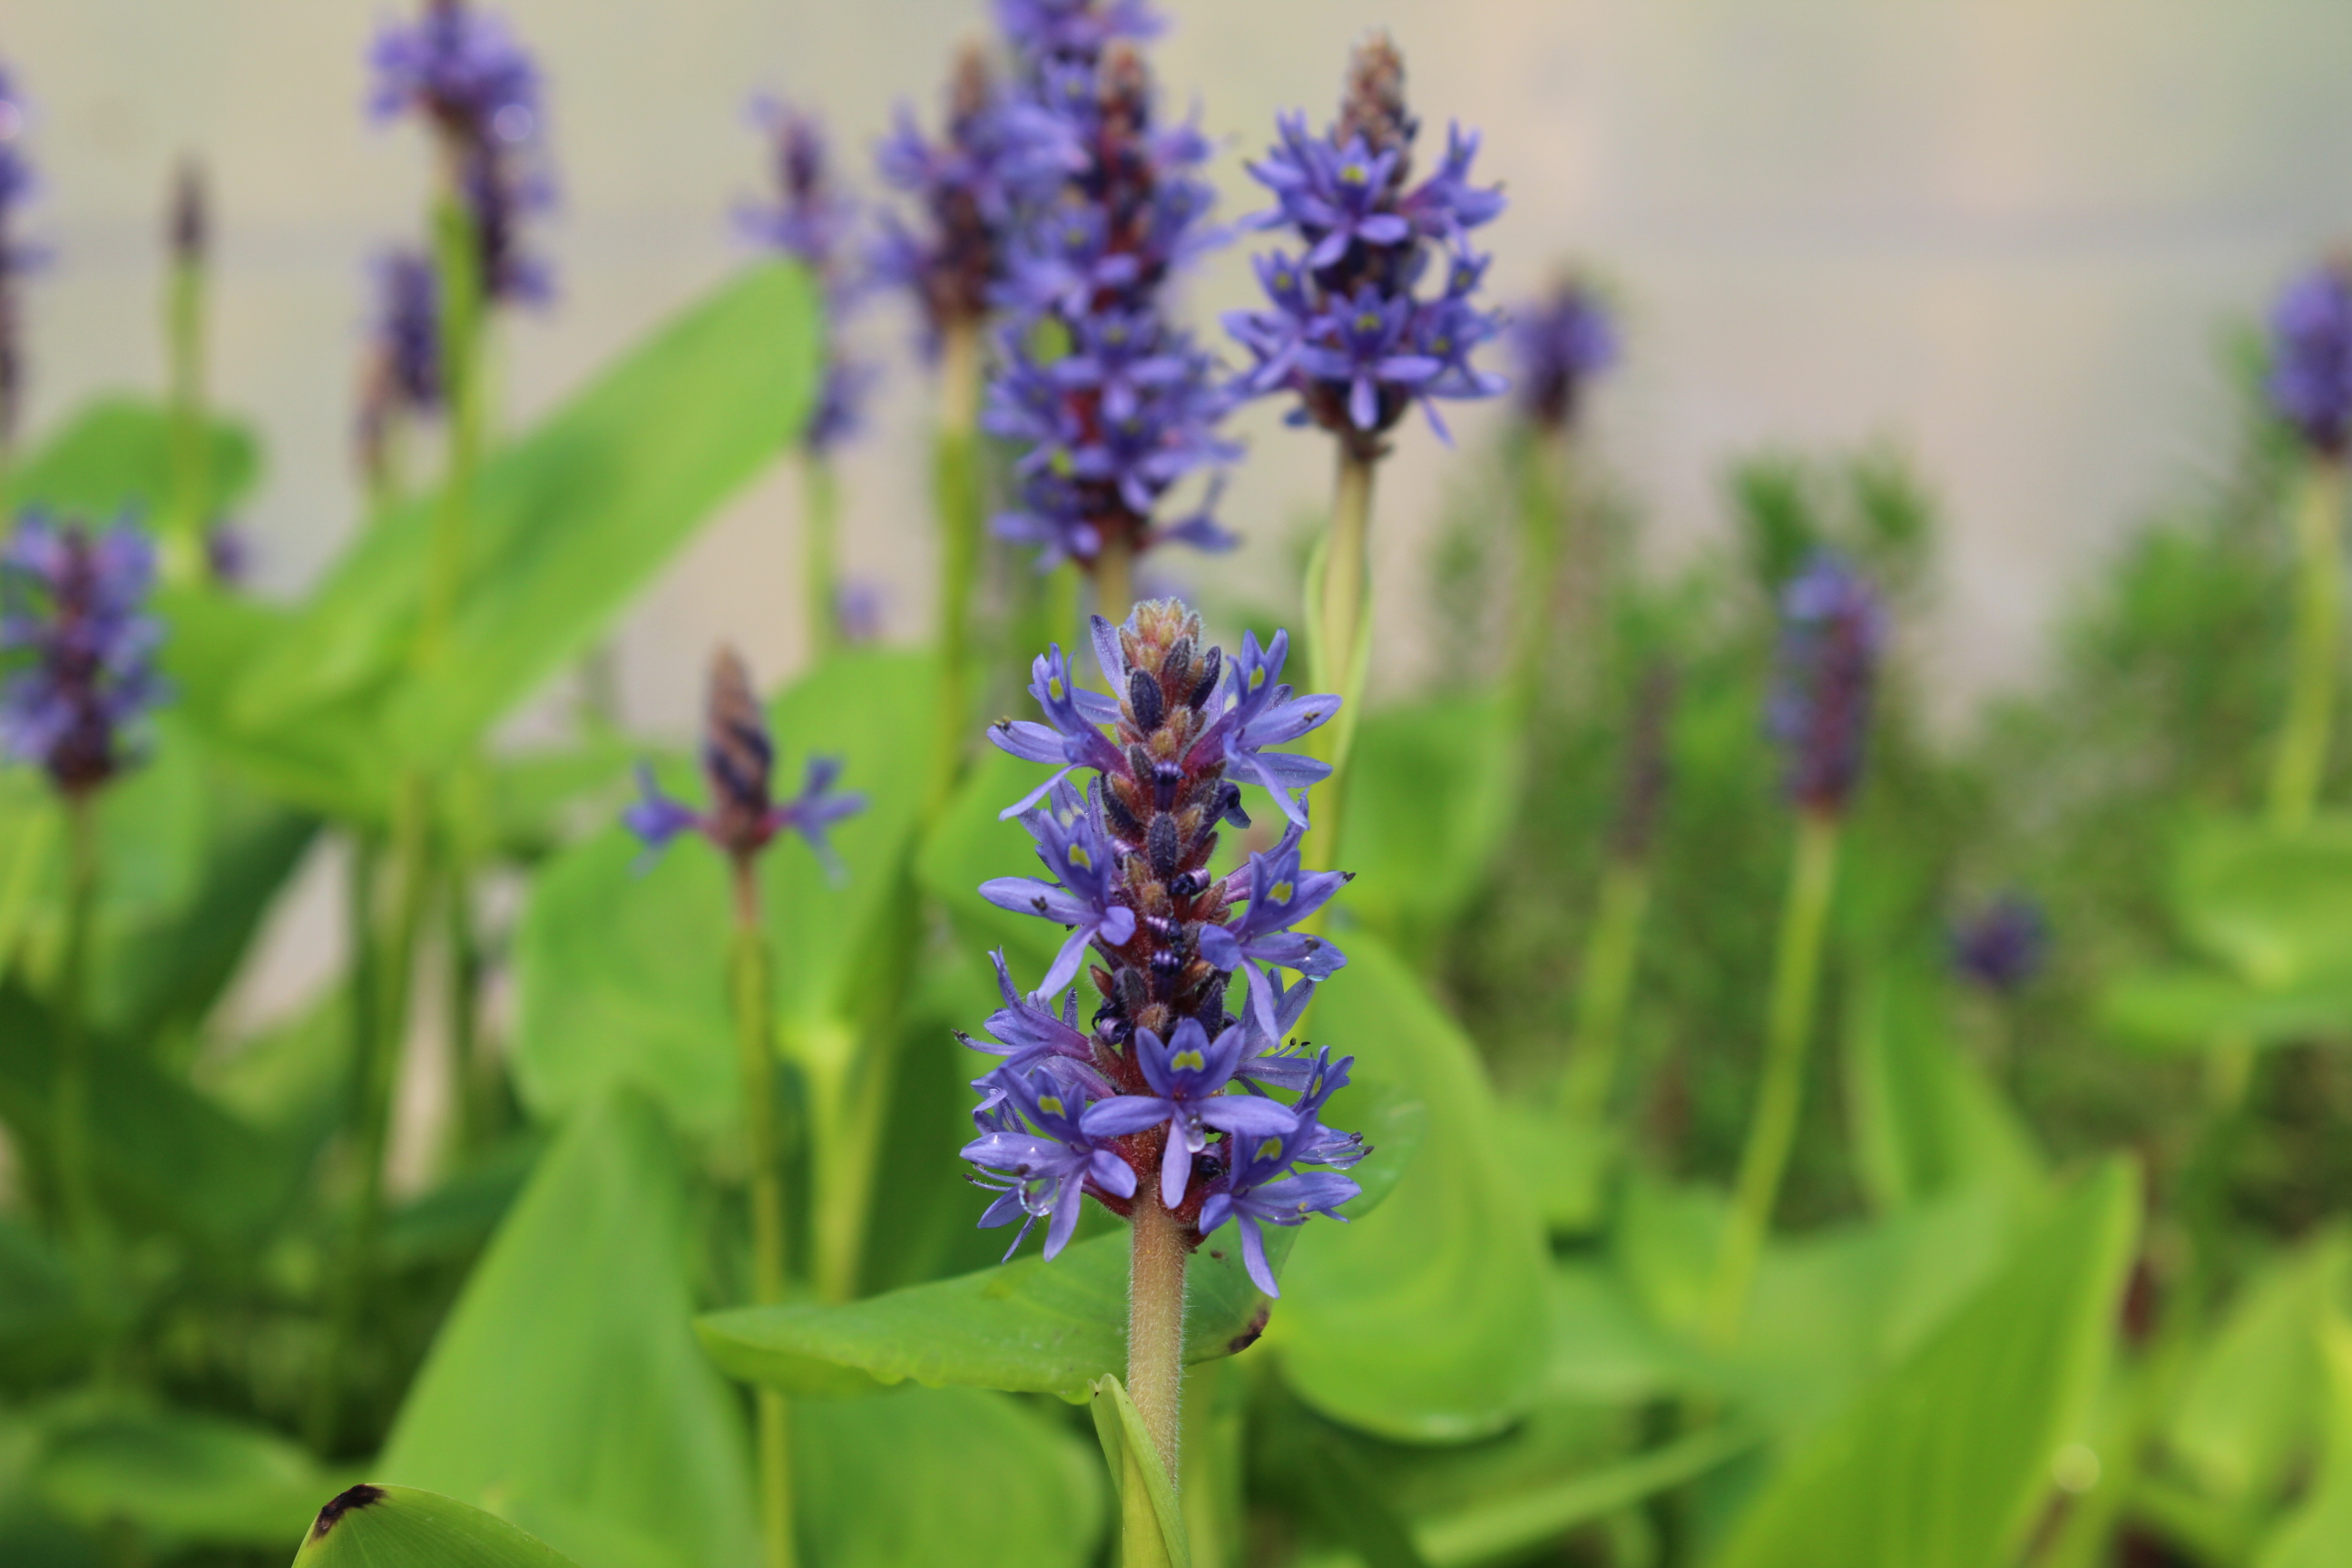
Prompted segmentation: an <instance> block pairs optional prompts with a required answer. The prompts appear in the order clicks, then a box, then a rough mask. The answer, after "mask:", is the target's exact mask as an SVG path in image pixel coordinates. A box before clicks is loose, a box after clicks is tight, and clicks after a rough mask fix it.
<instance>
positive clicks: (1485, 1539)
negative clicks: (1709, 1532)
mask: <svg viewBox="0 0 2352 1568" xmlns="http://www.w3.org/2000/svg"><path fill="white" fill-rule="evenodd" d="M1755 1443H1756V1436H1755V1434H1754V1433H1752V1432H1748V1431H1744V1430H1742V1429H1740V1428H1738V1427H1731V1426H1717V1427H1712V1428H1709V1429H1708V1430H1706V1431H1703V1432H1698V1433H1695V1434H1693V1435H1692V1436H1688V1437H1685V1438H1682V1439H1681V1440H1679V1441H1677V1442H1674V1443H1669V1444H1667V1445H1665V1446H1664V1447H1657V1448H1653V1449H1650V1450H1649V1451H1648V1452H1646V1453H1642V1454H1637V1455H1634V1456H1633V1457H1632V1458H1626V1459H1622V1460H1620V1461H1618V1462H1617V1463H1615V1464H1613V1465H1608V1466H1605V1467H1603V1468H1600V1469H1595V1470H1587V1471H1584V1472H1582V1473H1580V1474H1576V1475H1570V1476H1566V1477H1563V1478H1561V1479H1558V1480H1555V1481H1552V1482H1549V1484H1547V1485H1543V1486H1538V1487H1530V1488H1526V1489H1519V1490H1515V1491H1513V1492H1511V1493H1509V1494H1508V1495H1507V1496H1502V1497H1497V1498H1495V1499H1493V1500H1490V1501H1486V1502H1482V1503H1478V1504H1475V1505H1472V1506H1470V1507H1466V1508H1463V1509H1458V1510H1454V1511H1452V1512H1448V1513H1444V1514H1435V1515H1432V1516H1431V1517H1429V1518H1426V1519H1423V1520H1418V1521H1415V1522H1414V1524H1413V1527H1412V1536H1413V1543H1414V1544H1415V1545H1416V1546H1418V1547H1419V1548H1420V1549H1421V1554H1422V1556H1423V1559H1425V1560H1426V1561H1427V1562H1428V1563H1429V1564H1430V1568H1474V1565H1475V1564H1477V1563H1496V1562H1506V1561H1510V1560H1513V1559H1516V1558H1518V1557H1521V1556H1523V1555H1525V1554H1526V1553H1528V1552H1532V1551H1534V1550H1536V1549H1537V1548H1538V1547H1541V1546H1542V1545H1543V1544H1544V1543H1545V1542H1553V1541H1558V1540H1559V1538H1560V1537H1561V1536H1563V1535H1565V1534H1567V1533H1568V1531H1571V1530H1573V1529H1575V1528H1576V1527H1577V1526H1579V1525H1581V1524H1589V1523H1591V1521H1594V1520H1597V1519H1604V1518H1606V1517H1608V1516H1609V1515H1610V1514H1612V1513H1615V1512H1617V1511H1619V1510H1622V1509H1627V1508H1631V1507H1633V1506H1634V1505H1635V1504H1637V1503H1639V1502H1641V1501H1642V1500H1643V1499H1644V1498H1648V1497H1653V1496H1655V1495H1656V1494H1658V1493H1660V1492H1664V1491H1667V1490H1670V1489H1673V1488H1675V1487H1678V1486H1681V1485H1683V1484H1685V1482H1688V1481H1690V1480H1693V1479H1696V1478H1697V1477H1699V1476H1702V1475H1705V1474H1706V1472H1707V1471H1709V1470H1711V1469H1714V1468H1716V1467H1717V1466H1718V1465H1721V1464H1722V1463H1724V1462H1725V1461H1726V1460H1727V1459H1730V1458H1735V1457H1737V1456H1738V1455H1739V1454H1741V1453H1743V1452H1745V1451H1746V1450H1747V1449H1748V1448H1750V1447H1754V1446H1755Z"/></svg>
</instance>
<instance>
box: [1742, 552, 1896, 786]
mask: <svg viewBox="0 0 2352 1568" xmlns="http://www.w3.org/2000/svg"><path fill="white" fill-rule="evenodd" d="M1885 641H1886V615H1885V609H1884V608H1883V607H1882V606H1881V605H1880V604H1879V600H1878V595H1877V594H1876V592H1875V591H1874V590H1873V589H1872V587H1871V585H1870V584H1869V583H1868V582H1867V581H1865V580H1864V578H1863V576H1862V575H1861V574H1859V573H1857V572H1855V571H1854V570H1853V567H1851V566H1849V565H1847V564H1846V563H1845V562H1844V560H1843V558H1841V557H1840V556H1838V555H1836V554H1834V553H1832V552H1828V551H1823V552H1820V553H1818V554H1816V555H1815V556H1814V557H1813V558H1812V560H1811V562H1810V563H1807V564H1806V566H1805V568H1804V570H1802V571H1801V572H1800V573H1798V574H1797V575H1796V576H1795V577H1793V578H1791V579H1790V582H1789V584H1788V585H1787V586H1786V587H1785V588H1783V589H1782V590H1781V594H1780V656H1779V661H1778V668H1777V670H1776V672H1775V680H1774V686H1773V690H1772V696H1771V700H1770V703H1769V708H1768V710H1767V728H1769V731H1771V733H1772V735H1773V737H1774V738H1775V739H1776V740H1778V741H1779V742H1780V743H1781V745H1782V746H1783V747H1784V748H1785V749H1786V751H1787V752H1788V784H1789V795H1790V799H1792V800H1794V801H1795V802H1796V803H1797V805H1799V806H1800V807H1801V808H1802V809H1804V810H1806V811H1810V812H1816V813H1822V814H1825V815H1829V816H1835V815H1837V814H1839V813H1841V812H1843V810H1844V809H1845V807H1846V804H1847V802H1848V801H1849V800H1850V799H1851V798H1852V797H1853V789H1854V785H1855V784H1857V783H1859V782H1860V781H1861V778H1862V764H1863V756H1864V751H1865V748H1866V747H1867V744H1868V742H1869V738H1870V710H1871V700H1872V697H1873V694H1874V689H1875V687H1876V685H1877V680H1878V662H1879V658H1880V657H1881V654H1882V653H1883V651H1884V648H1885Z"/></svg>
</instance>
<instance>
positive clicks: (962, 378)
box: [929, 321, 981, 816]
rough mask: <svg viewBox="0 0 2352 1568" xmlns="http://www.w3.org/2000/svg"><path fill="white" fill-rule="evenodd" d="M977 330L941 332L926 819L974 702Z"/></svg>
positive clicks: (951, 775) (947, 783) (948, 785)
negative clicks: (936, 590) (934, 703)
mask: <svg viewBox="0 0 2352 1568" xmlns="http://www.w3.org/2000/svg"><path fill="white" fill-rule="evenodd" d="M980 327H981V323H980V322H978V321H955V322H951V323H950V324H949V325H948V326H947V327H946V329H945V330H944V331H942V333H941V334H940V428H939V437H938V440H939V444H938V448H937V451H936V453H935V455H934V457H933V466H932V472H931V482H932V502H933V505H934V507H935V508H936V509H937V510H938V512H939V518H940V623H939V647H938V649H937V651H938V654H939V660H940V678H939V679H940V688H939V703H940V709H939V734H938V737H937V747H938V753H937V756H936V758H935V760H934V763H933V773H932V776H931V795H930V802H929V815H931V816H937V815H938V814H939V812H940V808H942V807H943V806H945V805H946V804H947V801H948V797H949V796H950V795H952V794H953V793H954V791H955V786H956V784H957V782H958V781H959V779H961V776H962V773H963V757H964V749H965V744H966V742H967V741H968V740H969V738H970V737H969V736H967V735H966V733H965V731H966V730H967V729H968V728H969V725H968V723H967V716H968V710H969V709H970V707H971V660H972V649H971V601H972V590H973V588H974V587H976V586H977V585H978V579H979V575H980V528H981V515H980V514H981V495H980V450H979V447H980V391H981V384H980V371H981V354H980V347H981V344H980Z"/></svg>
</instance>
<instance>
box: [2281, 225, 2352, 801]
mask: <svg viewBox="0 0 2352 1568" xmlns="http://www.w3.org/2000/svg"><path fill="white" fill-rule="evenodd" d="M2271 336H2272V343H2273V347H2272V359H2271V377H2270V395H2271V403H2272V405H2273V407H2274V408H2275V409H2276V410H2277V412H2278V416H2279V417H2280V418H2281V419H2282V420H2283V421H2284V422H2285V423H2286V424H2287V425H2288V426H2290V427H2292V428H2293V429H2294V433H2295V434H2296V436H2298V437H2301V440H2300V443H2299V444H2300V446H2301V448H2302V453H2303V464H2302V472H2301V473H2300V474H2299V475H2298V477H2297V479H2296V482H2295V493H2294V501H2293V507H2294V552H2295V595H2294V675H2293V686H2292V688H2291V694H2290V696H2289V699H2288V702H2287V712H2286V724H2285V727H2284V730H2283V731H2281V733H2280V736H2279V743H2278V760H2277V762H2276V763H2275V765H2274V767H2273V772H2272V774H2271V816H2272V817H2273V820H2275V821H2276V822H2277V823H2278V824H2279V825H2280V826H2283V827H2299V826H2303V825H2304V824H2305V822H2307V821H2309V820H2310V818H2311V812H2312V806H2313V805H2314V804H2315V802H2316V800H2317V799H2318V796H2319V783H2320V778H2321V774H2322V773H2323V771H2324V770H2325V768H2326V765H2327V739H2328V732H2329V730H2330V727H2331V725H2332V722H2333V720H2334V717H2335V704H2336V663H2337V658H2338V650H2337V644H2338V641H2339V639H2340V637H2341V635H2342V631H2341V628H2342V623H2343V618H2344V608H2343V601H2344V560H2343V555H2344V547H2343V533H2344V505H2345V486H2344V458H2345V443H2346V439H2347V435H2352V264H2347V263H2346V262H2344V261H2341V260H2336V261H2331V262H2328V263H2326V264H2324V265H2322V266H2319V267H2316V268H2313V269H2312V270H2311V271H2309V272H2307V273H2305V275H2304V276H2303V277H2301V278H2298V279H2295V280H2294V283H2292V284H2291V285H2289V286H2288V288H2287V289H2286V290H2285V291H2284V293H2283V294H2281V295H2280V296H2279V300H2278V303H2277V305H2276V307H2275V308H2274V309H2273V310H2272V312H2271Z"/></svg>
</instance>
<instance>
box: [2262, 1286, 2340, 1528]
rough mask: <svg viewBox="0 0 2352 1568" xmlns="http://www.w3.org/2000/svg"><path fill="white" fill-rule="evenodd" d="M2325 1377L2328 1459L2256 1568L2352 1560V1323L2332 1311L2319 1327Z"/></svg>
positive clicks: (2321, 1358)
mask: <svg viewBox="0 0 2352 1568" xmlns="http://www.w3.org/2000/svg"><path fill="white" fill-rule="evenodd" d="M2315 1338H2316V1340H2317V1342H2318V1345H2317V1348H2318V1350H2319V1353H2320V1362H2321V1364H2322V1366H2323V1367H2324V1369H2325V1371H2326V1377H2325V1380H2324V1382H2323V1384H2322V1386H2321V1388H2320V1389H2319V1390H2318V1391H2317V1392H2318V1393H2319V1394H2321V1396H2322V1397H2323V1398H2324V1399H2325V1400H2326V1407H2327V1408H2326V1415H2327V1457H2326V1463H2325V1464H2324V1465H2322V1467H2321V1468H2320V1471H2319V1478H2318V1480H2317V1482H2316V1484H2315V1485H2314V1486H2313V1487H2312V1489H2311V1491H2310V1494H2309V1495H2308V1496H2307V1497H2305V1499H2304V1500H2303V1501H2302V1502H2301V1503H2300V1504H2299V1505H2298V1506H2297V1507H2296V1508H2295V1510H2294V1512H2293V1513H2291V1514H2289V1515H2288V1516H2287V1518H2286V1519H2285V1521H2284V1522H2283V1523H2281V1524H2280V1525H2279V1527H2278V1529H2277V1531H2275V1532H2274V1533H2273V1535H2272V1536H2271V1538H2270V1540H2268V1541H2267V1542H2264V1543H2263V1550H2262V1555H2261V1556H2260V1557H2258V1558H2257V1559H2255V1568H2339V1565H2340V1564H2342V1563H2346V1562H2347V1561H2352V1323H2347V1322H2346V1321H2345V1320H2344V1317H2343V1315H2342V1313H2341V1312H2330V1313H2329V1314H2328V1315H2327V1316H2326V1318H2324V1319H2322V1320H2321V1321H2320V1322H2319V1324H2318V1325H2317V1328H2316V1331H2315Z"/></svg>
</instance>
